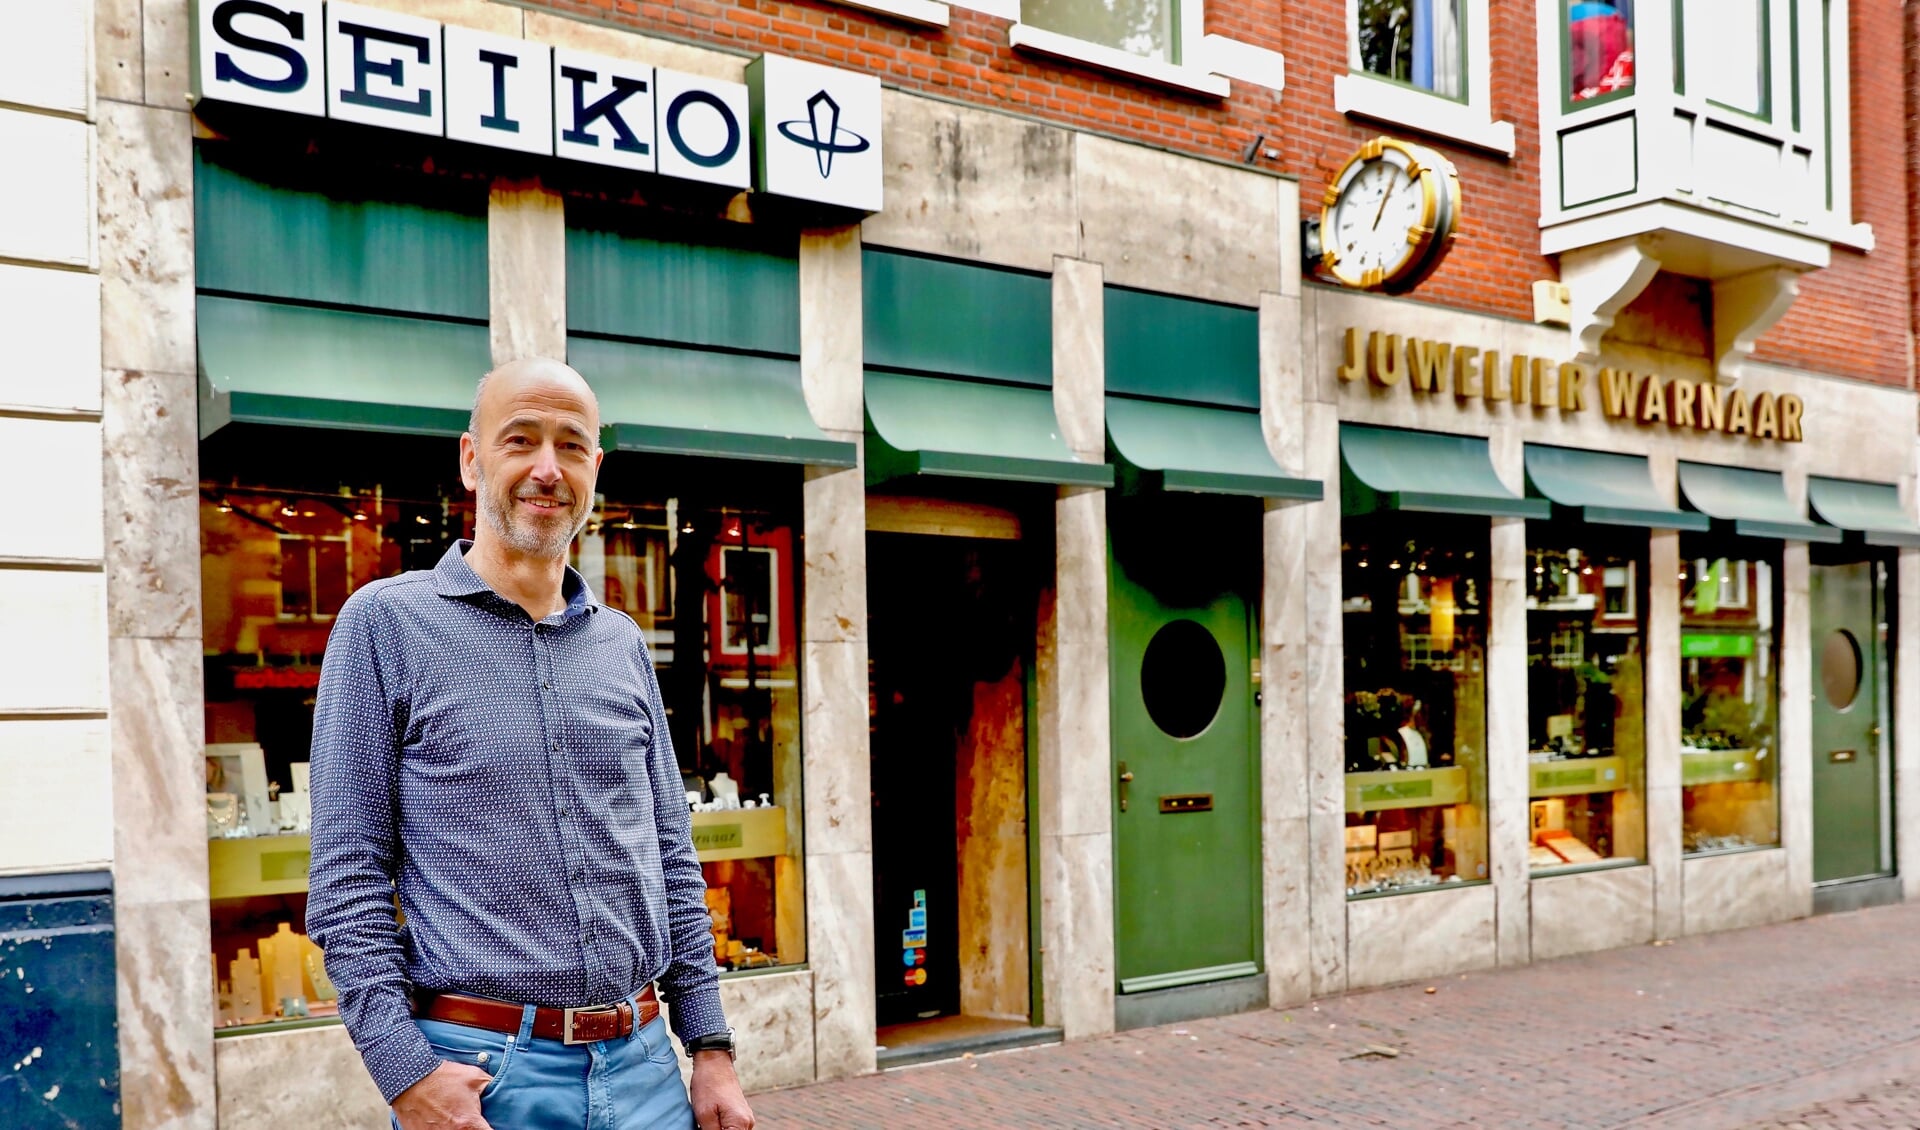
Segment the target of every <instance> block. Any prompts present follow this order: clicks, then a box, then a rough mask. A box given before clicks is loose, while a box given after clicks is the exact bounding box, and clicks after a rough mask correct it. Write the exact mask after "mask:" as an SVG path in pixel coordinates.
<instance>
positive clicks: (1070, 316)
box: [1035, 256, 1114, 1040]
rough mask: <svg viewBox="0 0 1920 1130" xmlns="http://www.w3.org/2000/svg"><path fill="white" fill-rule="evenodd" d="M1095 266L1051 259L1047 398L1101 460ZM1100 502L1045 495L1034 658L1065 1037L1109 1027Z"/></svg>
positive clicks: (1047, 901)
mask: <svg viewBox="0 0 1920 1130" xmlns="http://www.w3.org/2000/svg"><path fill="white" fill-rule="evenodd" d="M1102 285H1103V275H1102V272H1101V268H1100V265H1099V264H1097V263H1087V262H1082V261H1079V260H1075V259H1067V258H1064V257H1059V256H1056V257H1055V258H1054V261H1053V402H1054V412H1055V414H1056V416H1057V417H1058V418H1059V421H1060V431H1061V434H1062V436H1063V437H1064V438H1065V439H1066V442H1067V446H1068V447H1069V448H1071V449H1072V450H1073V453H1074V454H1075V455H1076V456H1078V457H1079V458H1081V459H1084V460H1087V461H1089V462H1105V452H1106V439H1105V427H1106V425H1105V411H1104V404H1103V398H1104V396H1105V391H1104V390H1105V371H1106V358H1105V321H1104V304H1103V299H1102ZM1106 507H1107V499H1106V492H1105V491H1103V490H1097V489H1089V488H1084V487H1063V488H1061V490H1060V493H1059V497H1058V498H1057V500H1056V501H1055V503H1054V540H1055V549H1054V552H1055V558H1054V585H1053V597H1052V607H1051V609H1050V610H1049V611H1043V614H1042V623H1041V624H1040V639H1039V648H1038V651H1039V655H1038V657H1037V661H1036V663H1035V667H1036V675H1037V679H1038V683H1039V699H1040V701H1039V718H1038V725H1039V760H1040V764H1039V767H1038V769H1039V772H1038V774H1037V777H1038V782H1039V784H1038V795H1037V797H1036V798H1035V803H1036V805H1037V809H1038V812H1037V815H1038V818H1039V826H1040V866H1039V874H1040V959H1041V983H1042V990H1041V991H1042V994H1043V1007H1044V1010H1045V1015H1046V1019H1047V1021H1048V1023H1050V1024H1053V1025H1055V1026H1057V1027H1059V1028H1060V1029H1062V1030H1063V1031H1064V1032H1065V1034H1066V1037H1067V1038H1068V1039H1070V1040H1071V1039H1079V1038H1081V1037H1083V1036H1095V1035H1100V1034H1102V1033H1105V1032H1111V1031H1113V1004H1114V956H1113V944H1114V936H1113V930H1114V923H1113V914H1114V901H1113V812H1112V808H1111V805H1110V798H1111V797H1112V795H1113V794H1112V788H1113V784H1112V781H1113V758H1112V724H1113V723H1112V714H1111V711H1110V708H1109V703H1108V699H1107V694H1108V677H1107V673H1108V657H1107V508H1106Z"/></svg>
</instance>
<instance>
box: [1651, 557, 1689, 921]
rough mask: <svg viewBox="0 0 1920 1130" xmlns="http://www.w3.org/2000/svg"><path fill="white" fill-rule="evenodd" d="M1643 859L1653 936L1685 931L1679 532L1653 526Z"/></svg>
mask: <svg viewBox="0 0 1920 1130" xmlns="http://www.w3.org/2000/svg"><path fill="white" fill-rule="evenodd" d="M1647 573H1648V576H1647V610H1646V615H1645V617H1644V622H1645V623H1646V626H1647V648H1646V663H1647V676H1646V718H1647V779H1646V790H1647V863H1648V864H1649V865H1651V866H1652V868H1653V908H1654V909H1653V922H1654V936H1655V937H1657V938H1677V937H1679V936H1680V934H1681V933H1682V932H1683V931H1684V930H1685V929H1686V921H1685V916H1684V914H1683V913H1682V894H1683V892H1682V891H1681V878H1682V876H1681V869H1680V857H1681V841H1682V833H1683V828H1682V821H1683V820H1684V812H1683V807H1682V804H1681V793H1680V535H1679V534H1678V533H1677V532H1675V531H1673V530H1654V531H1653V533H1652V534H1651V536H1650V538H1649V540H1648V545H1647Z"/></svg>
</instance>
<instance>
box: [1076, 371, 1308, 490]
mask: <svg viewBox="0 0 1920 1130" xmlns="http://www.w3.org/2000/svg"><path fill="white" fill-rule="evenodd" d="M1106 409H1107V442H1108V444H1109V445H1110V446H1111V448H1112V450H1113V452H1114V454H1115V455H1117V456H1118V459H1119V472H1120V481H1121V484H1122V485H1123V486H1125V487H1127V488H1128V489H1140V488H1143V487H1144V488H1146V489H1150V490H1168V491H1187V492H1194V493H1203V494H1240V495H1252V496H1254V497H1259V498H1290V499H1298V500H1302V501H1309V502H1314V501H1318V500H1319V499H1320V498H1322V497H1323V496H1324V495H1325V493H1326V491H1325V488H1323V487H1322V486H1321V484H1320V483H1319V481H1318V480H1315V479H1298V478H1294V477H1293V476H1291V475H1289V474H1287V473H1286V472H1285V471H1283V470H1281V469H1280V465H1279V464H1278V463H1276V462H1274V459H1273V454H1272V452H1270V451H1269V450H1268V449H1267V440H1266V437H1265V435H1263V434H1262V433H1261V430H1260V413H1258V412H1248V411H1244V410H1242V409H1236V408H1207V407H1202V406H1199V405H1193V404H1167V403H1164V402H1160V401H1152V400H1135V399H1132V398H1131V397H1124V396H1109V397H1107V404H1106Z"/></svg>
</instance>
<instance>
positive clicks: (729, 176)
mask: <svg viewBox="0 0 1920 1130" xmlns="http://www.w3.org/2000/svg"><path fill="white" fill-rule="evenodd" d="M653 104H654V109H655V111H656V114H657V117H658V125H657V128H656V129H655V130H654V140H655V142H656V143H657V145H658V146H659V150H660V163H659V172H660V174H661V175H662V176H669V177H679V178H680V179H682V180H698V181H706V182H707V183H709V184H723V185H729V186H731V187H734V188H747V187H750V186H751V185H752V183H753V147H752V145H751V144H750V142H749V141H748V136H747V135H748V129H749V123H750V122H751V121H752V115H751V114H750V113H749V112H748V110H749V102H748V99H747V88H746V86H745V85H744V84H742V83H737V82H720V81H718V80H715V79H708V78H696V77H694V76H693V75H683V74H680V73H679V72H677V71H667V70H656V71H654V73H653Z"/></svg>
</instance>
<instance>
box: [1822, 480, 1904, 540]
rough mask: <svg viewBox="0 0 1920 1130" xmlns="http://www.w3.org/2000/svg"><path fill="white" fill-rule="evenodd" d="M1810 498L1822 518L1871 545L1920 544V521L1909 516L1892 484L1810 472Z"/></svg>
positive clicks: (1898, 491)
mask: <svg viewBox="0 0 1920 1130" xmlns="http://www.w3.org/2000/svg"><path fill="white" fill-rule="evenodd" d="M1807 501H1808V502H1809V503H1811V504H1812V506H1813V513H1814V515H1815V516H1816V517H1818V518H1819V519H1820V520H1821V521H1823V522H1825V523H1827V524H1828V525H1831V526H1838V527H1840V528H1841V529H1843V530H1851V531H1853V532H1855V533H1857V534H1858V535H1860V540H1861V541H1862V542H1865V543H1866V544H1867V545H1892V546H1901V545H1910V546H1920V524H1916V523H1915V522H1914V520H1913V519H1912V518H1909V517H1908V516H1907V511H1906V507H1904V506H1901V505H1900V488H1899V487H1897V486H1894V485H1893V484H1892V483H1865V482H1861V481H1860V480H1858V479H1828V478H1822V477H1821V476H1819V475H1810V476H1808V477H1807Z"/></svg>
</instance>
